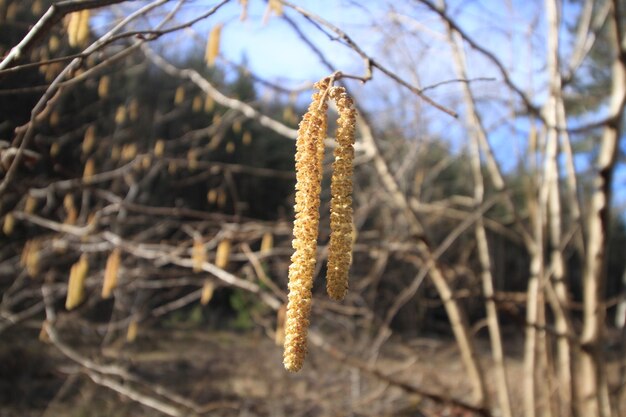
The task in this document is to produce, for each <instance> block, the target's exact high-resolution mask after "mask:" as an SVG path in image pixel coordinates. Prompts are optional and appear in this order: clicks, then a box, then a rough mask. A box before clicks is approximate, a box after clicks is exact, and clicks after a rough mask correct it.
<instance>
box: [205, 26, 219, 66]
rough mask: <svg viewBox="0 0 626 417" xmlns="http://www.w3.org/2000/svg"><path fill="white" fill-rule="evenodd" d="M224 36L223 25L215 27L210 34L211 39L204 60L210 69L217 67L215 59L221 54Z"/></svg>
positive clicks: (208, 41) (207, 44)
mask: <svg viewBox="0 0 626 417" xmlns="http://www.w3.org/2000/svg"><path fill="white" fill-rule="evenodd" d="M221 36H222V24H217V25H215V26H213V29H211V32H210V33H209V39H208V40H207V43H206V52H205V54H204V60H205V61H206V64H207V65H208V66H209V67H212V66H213V65H215V59H216V58H217V56H218V55H219V53H220V38H221Z"/></svg>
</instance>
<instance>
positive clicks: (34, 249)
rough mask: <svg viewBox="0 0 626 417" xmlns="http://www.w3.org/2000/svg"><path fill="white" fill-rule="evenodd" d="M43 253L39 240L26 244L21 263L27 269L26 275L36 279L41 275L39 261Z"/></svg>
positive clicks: (32, 240)
mask: <svg viewBox="0 0 626 417" xmlns="http://www.w3.org/2000/svg"><path fill="white" fill-rule="evenodd" d="M40 252H41V243H40V242H39V240H37V239H31V240H29V241H27V242H26V243H25V244H24V248H23V249H22V255H21V257H20V263H21V264H22V266H23V267H24V268H25V269H26V273H27V274H28V276H30V277H31V278H35V277H36V276H37V275H38V274H39V260H40V257H41V255H40Z"/></svg>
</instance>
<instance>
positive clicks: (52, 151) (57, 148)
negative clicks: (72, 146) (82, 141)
mask: <svg viewBox="0 0 626 417" xmlns="http://www.w3.org/2000/svg"><path fill="white" fill-rule="evenodd" d="M60 150H61V145H59V143H58V142H54V143H53V144H52V145H50V156H51V157H53V158H54V157H55V156H57V155H58V154H59V151H60Z"/></svg>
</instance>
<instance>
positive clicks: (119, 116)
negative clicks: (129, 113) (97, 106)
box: [115, 106, 126, 125]
mask: <svg viewBox="0 0 626 417" xmlns="http://www.w3.org/2000/svg"><path fill="white" fill-rule="evenodd" d="M125 121H126V107H124V106H118V107H117V110H116V111H115V123H116V124H118V125H121V124H124V122H125Z"/></svg>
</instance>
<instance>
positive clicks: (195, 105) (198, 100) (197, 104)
mask: <svg viewBox="0 0 626 417" xmlns="http://www.w3.org/2000/svg"><path fill="white" fill-rule="evenodd" d="M191 110H192V111H193V112H194V113H198V112H199V111H200V110H202V97H200V96H195V97H194V98H193V101H192V102H191Z"/></svg>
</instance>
